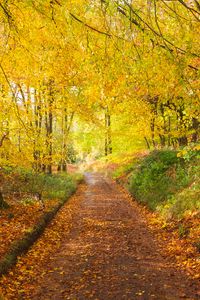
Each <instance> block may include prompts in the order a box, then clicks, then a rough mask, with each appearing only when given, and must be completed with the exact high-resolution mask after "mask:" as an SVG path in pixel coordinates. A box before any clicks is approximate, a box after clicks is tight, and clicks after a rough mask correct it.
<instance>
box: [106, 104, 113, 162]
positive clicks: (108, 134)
mask: <svg viewBox="0 0 200 300" xmlns="http://www.w3.org/2000/svg"><path fill="white" fill-rule="evenodd" d="M111 153H112V137H111V117H110V114H109V111H108V108H106V112H105V156H107V155H108V154H111Z"/></svg>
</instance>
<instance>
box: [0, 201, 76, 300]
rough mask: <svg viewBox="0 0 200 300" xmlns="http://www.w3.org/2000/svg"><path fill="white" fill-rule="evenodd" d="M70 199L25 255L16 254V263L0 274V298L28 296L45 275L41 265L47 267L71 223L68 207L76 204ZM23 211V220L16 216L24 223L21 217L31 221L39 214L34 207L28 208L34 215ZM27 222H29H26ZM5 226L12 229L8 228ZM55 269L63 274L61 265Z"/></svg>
mask: <svg viewBox="0 0 200 300" xmlns="http://www.w3.org/2000/svg"><path fill="white" fill-rule="evenodd" d="M71 200H74V201H73V205H72V204H71ZM71 200H70V201H69V204H67V205H65V206H64V207H63V208H62V209H61V210H60V211H59V212H58V214H57V216H56V217H55V218H54V220H53V221H52V222H51V224H50V225H49V226H48V228H47V229H46V230H45V232H44V234H43V235H42V236H41V238H39V240H38V241H37V242H36V243H35V244H34V245H33V246H32V248H31V249H30V250H29V251H28V253H27V255H25V256H23V257H20V258H19V259H18V262H17V264H16V266H15V267H14V268H13V269H12V270H11V271H10V272H9V273H8V275H6V276H3V277H2V278H1V279H0V296H1V294H3V295H4V296H5V298H3V299H9V300H11V299H13V300H16V299H21V297H23V296H24V295H26V299H29V297H31V296H32V295H33V294H34V290H35V286H34V284H35V280H36V278H37V280H38V281H39V280H40V279H41V278H43V277H44V276H45V275H46V271H43V270H42V269H43V266H46V265H47V266H48V264H49V262H50V261H51V256H52V255H53V253H55V252H56V250H57V249H58V248H59V246H60V242H61V240H62V238H63V237H64V236H65V235H66V234H68V232H69V229H70V226H71V222H70V220H71V218H72V215H71V212H72V206H76V197H75V196H73V197H72V199H71ZM26 209H27V207H26ZM19 210H20V209H19ZM74 211H75V208H74ZM25 212H26V210H25V211H24V215H25V217H24V219H23V218H20V220H21V221H22V220H23V221H24V222H25V220H27V219H26V218H28V217H29V218H30V222H32V223H33V221H35V220H36V219H37V218H38V217H39V212H38V209H37V207H36V208H32V209H31V212H32V214H34V212H35V215H33V216H32V215H31V214H30V215H29V212H28V213H27V214H25ZM40 214H41V211H40ZM16 220H17V217H16ZM16 220H15V221H16ZM27 224H30V223H29V222H28V221H27ZM9 228H10V230H11V232H12V229H11V227H9ZM17 228H19V226H18V227H17ZM20 234H21V232H19V235H20ZM13 238H14V236H13ZM55 271H56V270H49V272H55ZM57 271H58V272H60V275H61V276H62V275H63V274H64V272H63V270H62V268H61V269H60V271H59V270H57ZM22 286H23V288H22ZM0 299H1V298H0Z"/></svg>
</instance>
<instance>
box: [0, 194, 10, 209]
mask: <svg viewBox="0 0 200 300" xmlns="http://www.w3.org/2000/svg"><path fill="white" fill-rule="evenodd" d="M3 208H9V205H8V203H7V202H6V201H5V200H4V199H3V195H2V192H1V191H0V209H3Z"/></svg>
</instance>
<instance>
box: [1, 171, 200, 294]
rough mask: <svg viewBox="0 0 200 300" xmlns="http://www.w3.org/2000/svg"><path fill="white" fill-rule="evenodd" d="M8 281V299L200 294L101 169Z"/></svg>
mask: <svg viewBox="0 0 200 300" xmlns="http://www.w3.org/2000/svg"><path fill="white" fill-rule="evenodd" d="M69 223H70V224H69ZM52 235H53V239H52ZM48 241H49V242H48ZM54 244H55V245H54ZM53 249H54V250H53ZM41 257H42V259H41ZM23 270H24V272H23ZM27 270H28V271H29V272H28V271H27ZM16 282H17V283H18V284H15V283H16ZM12 283H13V284H12ZM1 284H4V287H2V293H3V294H4V295H5V299H26V300H28V299H34V300H36V299H42V300H47V299H48V300H49V299H55V300H59V299H71V300H75V299H76V300H79V299H80V300H84V299H94V300H97V299H98V300H111V299H115V300H122V299H136V300H137V299H158V300H162V299H167V300H177V299H191V300H192V299H199V295H200V294H199V290H198V283H197V282H196V281H194V280H191V279H190V278H188V277H187V276H186V274H184V273H183V272H181V271H179V270H177V269H176V268H175V266H174V265H173V264H172V263H171V261H170V260H168V259H166V257H164V256H163V255H162V247H161V246H160V245H158V241H157V239H156V237H155V236H154V235H153V234H152V233H151V232H150V231H149V230H148V228H147V226H146V223H145V220H144V219H143V218H142V216H141V215H140V213H139V210H138V209H137V206H135V205H134V204H132V203H131V201H130V199H129V198H128V197H127V195H126V193H124V192H123V191H122V190H120V189H119V188H118V186H117V185H116V184H115V183H113V182H112V181H109V180H108V179H105V178H103V177H102V176H101V175H99V174H86V185H85V186H84V187H82V188H80V189H79V190H78V191H77V193H76V195H75V196H74V197H72V199H71V200H70V202H69V203H67V204H66V205H65V206H64V208H63V209H62V211H61V212H59V214H58V215H57V216H56V218H55V220H54V221H53V222H52V224H51V225H50V226H49V228H47V230H46V231H45V233H44V235H43V236H42V237H41V238H40V240H39V241H38V242H37V243H36V244H35V245H34V246H33V248H32V249H31V251H29V253H27V255H26V256H25V257H22V258H21V260H20V261H19V263H18V265H17V266H16V267H15V268H14V269H13V270H12V272H10V274H9V275H8V276H7V277H4V278H3V280H1ZM5 284H6V285H7V287H5Z"/></svg>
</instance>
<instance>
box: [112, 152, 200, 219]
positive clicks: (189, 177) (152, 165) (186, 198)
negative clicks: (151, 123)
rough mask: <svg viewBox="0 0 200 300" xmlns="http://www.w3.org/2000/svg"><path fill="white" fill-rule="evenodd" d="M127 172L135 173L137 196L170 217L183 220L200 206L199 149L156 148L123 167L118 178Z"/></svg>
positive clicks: (132, 183) (132, 185)
mask: <svg viewBox="0 0 200 300" xmlns="http://www.w3.org/2000/svg"><path fill="white" fill-rule="evenodd" d="M126 171H127V172H130V174H131V175H130V176H129V190H130V192H131V193H132V194H133V195H134V197H135V198H136V199H137V200H138V201H139V202H141V203H144V204H145V205H147V206H148V207H149V208H150V209H151V210H154V211H155V210H157V211H159V212H160V214H161V215H163V216H164V217H165V218H166V219H170V218H177V219H181V218H182V217H184V215H185V214H187V213H192V212H195V211H196V212H197V211H198V210H199V209H200V200H199V199H200V156H199V151H187V152H185V154H183V155H182V154H180V152H177V151H173V150H157V151H153V152H151V153H150V154H149V155H148V156H146V157H144V158H141V159H139V160H137V161H135V162H133V163H132V165H128V166H126V167H124V166H123V167H122V168H121V169H120V168H119V169H118V170H117V171H116V172H115V174H114V177H115V176H116V175H118V174H121V172H126ZM115 178H117V176H116V177H115Z"/></svg>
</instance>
